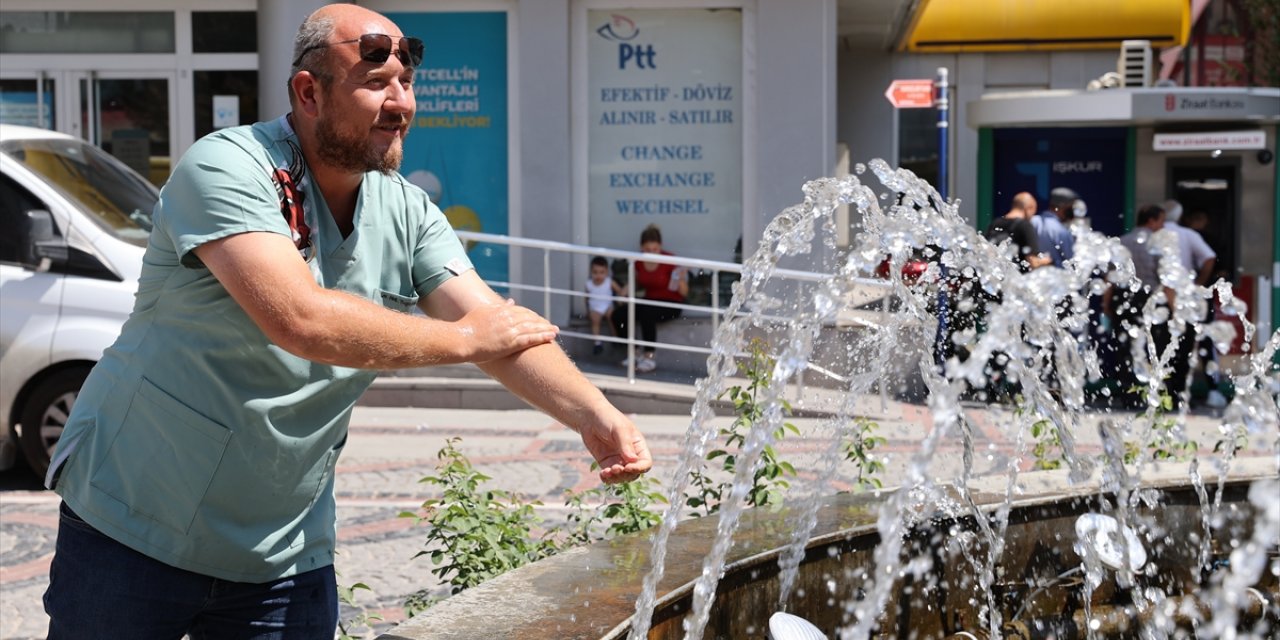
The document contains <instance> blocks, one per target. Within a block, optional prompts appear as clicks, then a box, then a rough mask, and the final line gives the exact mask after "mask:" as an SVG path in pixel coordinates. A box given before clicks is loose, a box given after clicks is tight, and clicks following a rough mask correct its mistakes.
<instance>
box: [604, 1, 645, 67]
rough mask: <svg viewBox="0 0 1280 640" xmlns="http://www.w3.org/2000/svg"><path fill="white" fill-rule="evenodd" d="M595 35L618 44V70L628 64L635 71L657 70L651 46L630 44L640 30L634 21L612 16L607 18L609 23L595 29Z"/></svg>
mask: <svg viewBox="0 0 1280 640" xmlns="http://www.w3.org/2000/svg"><path fill="white" fill-rule="evenodd" d="M596 33H598V34H600V37H601V38H604V39H605V40H611V41H613V42H617V43H618V68H619V69H626V68H627V65H628V64H634V65H635V68H637V69H657V68H658V66H657V64H655V63H654V61H653V57H654V50H653V45H652V44H640V43H638V42H631V41H632V40H635V38H636V36H638V35H640V28H639V27H637V26H636V23H635V21H633V20H632V19H631V18H628V17H626V16H623V15H619V14H616V13H615V14H613V15H612V16H610V17H609V21H608V22H606V23H604V24H602V25H600V26H599V27H598V28H597V29H596Z"/></svg>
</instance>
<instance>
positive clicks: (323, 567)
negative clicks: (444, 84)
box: [45, 4, 652, 640]
mask: <svg viewBox="0 0 1280 640" xmlns="http://www.w3.org/2000/svg"><path fill="white" fill-rule="evenodd" d="M422 55H423V43H422V42H421V41H420V40H418V39H417V38H413V37H406V36H405V35H404V34H403V33H401V31H400V29H399V28H398V27H397V26H396V25H395V24H394V23H392V22H391V21H390V20H388V19H387V18H385V17H383V16H381V15H379V14H377V13H374V12H372V11H370V10H368V9H364V8H361V7H358V6H355V5H351V4H334V5H329V6H326V7H324V8H321V9H320V10H318V11H316V12H315V13H314V14H312V15H311V16H309V17H308V18H307V19H306V21H305V22H304V23H303V24H302V26H301V28H300V29H299V30H298V34H297V37H296V38H295V41H294V60H293V69H292V73H291V76H290V80H289V95H290V105H291V112H290V113H289V114H287V115H284V116H281V117H280V118H278V119H276V120H273V121H269V122H260V123H257V124H255V125H252V126H246V127H238V128H232V129H224V130H221V131H219V132H217V133H214V134H212V135H210V136H208V137H206V138H203V139H202V140H200V141H198V142H197V143H196V144H195V145H193V146H192V147H191V149H190V150H188V151H187V152H186V154H184V156H183V157H182V159H181V161H180V162H179V163H178V165H177V166H176V167H175V168H174V171H173V175H172V176H171V177H170V179H169V181H168V183H167V184H166V185H165V187H164V189H163V190H162V192H161V198H160V203H159V205H158V206H157V208H156V211H155V216H154V217H155V230H154V231H153V232H152V236H151V240H150V243H149V246H148V249H147V254H146V258H145V260H144V262H145V264H144V267H143V272H142V277H141V280H140V286H139V291H138V295H137V302H136V306H135V308H134V311H133V313H132V315H131V316H130V318H129V320H128V321H127V322H126V323H125V325H124V329H123V331H122V333H121V335H120V337H119V339H118V340H117V342H116V343H115V345H113V346H112V347H111V348H110V349H108V350H107V352H106V354H104V356H103V358H102V360H101V361H100V362H99V363H98V365H97V366H96V367H95V368H94V370H93V372H92V373H91V374H90V376H89V378H88V380H87V381H86V382H85V384H84V387H83V389H82V391H81V392H80V396H79V399H78V400H77V401H76V403H75V407H74V409H73V411H72V413H71V416H70V418H69V420H68V422H67V426H66V429H65V431H64V433H63V436H62V439H61V440H60V442H59V444H58V449H57V451H56V452H55V454H54V459H53V463H52V464H51V465H50V470H49V475H48V476H47V477H46V483H47V484H48V485H49V487H50V488H52V489H54V490H55V491H57V492H58V494H60V495H61V496H62V500H63V504H62V507H61V519H60V523H59V528H58V540H57V546H56V553H55V556H54V559H53V562H52V566H51V568H50V581H49V590H48V592H47V593H46V595H45V609H46V611H47V612H48V613H49V617H50V623H49V638H52V639H54V640H59V639H63V638H95V639H96V638H129V639H136V638H175V639H176V638H181V637H183V635H184V634H185V635H189V636H190V637H191V638H192V639H193V640H201V639H204V638H247V637H255V638H281V639H294V638H297V639H302V638H306V639H317V638H332V637H333V635H334V630H335V628H336V625H337V615H338V600H337V586H336V581H335V578H334V571H333V555H334V546H335V532H336V524H335V505H334V497H333V482H334V467H335V465H336V464H337V460H338V456H339V454H340V453H341V451H342V449H343V446H344V445H345V444H346V440H347V425H348V422H349V420H350V417H351V410H352V407H353V406H354V405H355V403H356V400H357V399H358V398H359V397H360V395H361V394H362V393H363V392H364V391H365V389H367V388H368V386H369V384H370V383H371V382H372V381H373V380H374V378H375V377H376V376H377V373H378V372H379V371H380V370H384V369H395V368H402V367H422V366H430V365H440V364H449V363H461V362H472V363H475V364H477V365H478V366H479V367H480V368H481V369H483V370H484V371H485V372H486V373H488V374H489V375H491V376H493V377H494V378H496V379H497V380H499V381H500V382H502V383H503V384H504V385H506V386H507V388H509V389H510V390H511V391H513V392H514V393H515V394H517V395H519V396H520V397H522V398H525V399H526V400H527V401H529V402H530V403H531V404H533V405H534V406H536V407H538V408H539V409H542V410H543V411H545V412H546V413H548V414H549V415H551V416H552V417H554V418H555V419H556V420H558V421H560V422H561V423H563V424H565V425H567V426H568V427H570V428H572V429H574V430H575V431H577V432H578V434H579V435H580V436H581V438H582V441H583V443H584V444H585V446H586V448H587V450H588V451H589V452H590V454H591V456H592V457H593V458H594V459H595V461H596V462H598V463H599V466H600V477H601V479H602V480H603V481H604V482H610V483H612V482H623V481H628V480H631V479H634V478H636V477H638V476H639V475H640V474H642V473H644V472H645V471H647V470H648V469H649V468H650V466H651V464H652V460H651V458H650V454H649V451H648V449H647V447H646V445H645V441H644V438H643V437H642V436H641V434H640V433H639V431H638V430H637V429H636V427H635V425H634V424H632V422H631V421H630V420H629V419H628V418H627V417H626V416H624V415H623V414H622V413H621V412H619V411H618V410H617V409H616V408H614V407H613V406H612V405H611V404H610V403H609V402H608V401H607V400H605V398H604V396H603V394H601V393H600V391H599V390H597V389H596V388H595V387H594V386H592V385H591V384H590V383H589V382H588V381H587V380H586V379H585V378H584V377H583V376H582V375H581V374H580V373H579V372H578V370H577V369H576V368H575V367H574V366H573V365H572V363H571V362H570V361H569V360H568V358H567V357H566V356H565V355H564V353H563V352H562V351H561V350H560V348H559V347H557V346H556V344H555V343H554V340H555V338H556V334H557V328H556V327H555V326H553V325H551V324H550V323H548V322H547V321H546V320H544V319H543V318H541V317H540V316H538V315H537V314H536V313H534V312H533V311H531V310H529V309H525V308H523V307H520V306H517V305H515V304H512V303H511V302H510V301H508V300H503V299H502V298H500V297H499V296H497V295H496V294H495V293H494V292H493V291H492V290H491V289H490V288H489V287H488V286H486V285H485V283H484V282H483V281H482V280H481V279H480V278H479V277H478V276H477V275H476V273H475V271H474V270H473V269H472V267H471V263H470V261H469V260H468V259H467V255H466V253H465V251H464V250H463V247H462V244H461V243H460V242H459V241H458V238H457V236H456V235H455V234H454V233H453V230H452V229H451V228H450V227H449V224H448V223H447V222H446V220H445V218H444V216H443V214H442V213H441V212H440V210H439V209H438V208H437V207H436V205H435V204H434V203H432V202H431V201H430V200H429V199H428V197H427V195H426V194H425V193H423V192H422V190H420V189H418V188H417V187H415V186H413V185H412V184H410V183H408V182H407V181H406V180H405V179H404V178H403V177H401V176H400V175H399V174H398V173H397V169H398V168H399V165H400V160H401V157H402V155H403V152H404V146H403V145H404V137H405V135H406V134H407V133H408V125H409V122H410V120H411V118H412V117H413V114H414V109H415V103H414V94H413V79H414V69H415V67H418V66H419V65H420V64H421V63H422ZM415 309H417V310H420V311H421V312H422V314H413V313H411V312H412V311H414V310H415ZM423 314H425V315H423ZM422 453H423V454H424V456H423V457H427V455H428V454H430V453H433V452H428V451H424V452H422Z"/></svg>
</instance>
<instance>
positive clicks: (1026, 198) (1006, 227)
mask: <svg viewBox="0 0 1280 640" xmlns="http://www.w3.org/2000/svg"><path fill="white" fill-rule="evenodd" d="M1035 214H1036V198H1035V196H1033V195H1031V194H1030V193H1027V192H1026V191H1023V192H1021V193H1019V194H1017V195H1015V196H1013V201H1012V202H1010V204H1009V211H1008V213H1005V214H1004V215H1003V216H1000V217H999V218H996V219H995V220H992V221H991V224H990V225H988V226H987V230H986V232H985V233H983V235H984V236H985V237H986V239H987V240H989V241H991V242H993V243H995V244H997V245H999V244H1001V243H1003V242H1004V241H1006V240H1008V241H1009V242H1012V243H1013V248H1014V255H1013V261H1014V262H1015V263H1017V265H1018V270H1019V271H1021V272H1023V273H1027V272H1028V271H1031V270H1032V269H1035V268H1037V267H1042V266H1044V265H1047V264H1049V263H1050V260H1049V258H1048V257H1047V256H1045V255H1044V254H1043V253H1041V252H1040V240H1039V238H1038V237H1037V236H1036V228H1035V227H1034V226H1032V224H1031V218H1032V216H1034V215H1035Z"/></svg>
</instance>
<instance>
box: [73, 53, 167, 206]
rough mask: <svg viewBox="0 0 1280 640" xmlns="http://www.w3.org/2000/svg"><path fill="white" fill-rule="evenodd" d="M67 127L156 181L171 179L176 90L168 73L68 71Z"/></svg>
mask: <svg viewBox="0 0 1280 640" xmlns="http://www.w3.org/2000/svg"><path fill="white" fill-rule="evenodd" d="M65 74H66V75H65V80H64V84H63V86H64V91H65V93H67V94H70V95H67V96H66V97H65V99H64V100H63V102H62V103H61V105H62V108H63V112H62V114H63V117H64V118H65V122H66V128H65V129H64V130H66V131H69V132H70V133H72V134H73V135H77V136H79V137H82V138H84V139H85V140H88V141H89V142H92V143H94V144H96V145H98V146H99V147H102V148H103V150H105V151H106V152H107V153H110V154H111V155H113V156H115V157H116V158H117V159H119V160H120V161H122V162H124V163H125V164H126V165H128V166H129V167H130V168H132V169H133V170H135V171H137V172H138V173H139V174H141V175H142V176H143V177H145V178H147V179H148V180H150V181H151V182H152V183H154V184H156V185H157V186H158V185H161V184H163V183H164V181H165V180H166V179H168V177H169V171H170V164H171V162H172V159H173V142H174V139H175V138H177V126H176V118H175V113H176V111H177V90H176V87H175V85H176V82H175V78H174V73H173V72H168V71H152V72H147V71H96V72H95V71H87V72H82V71H69V72H65Z"/></svg>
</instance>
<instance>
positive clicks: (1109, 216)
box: [990, 127, 1128, 236]
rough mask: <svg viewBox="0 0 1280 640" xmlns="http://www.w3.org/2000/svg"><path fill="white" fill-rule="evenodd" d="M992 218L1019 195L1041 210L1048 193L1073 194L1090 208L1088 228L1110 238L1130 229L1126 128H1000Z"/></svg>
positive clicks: (997, 138) (995, 135)
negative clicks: (1057, 190) (1032, 199)
mask: <svg viewBox="0 0 1280 640" xmlns="http://www.w3.org/2000/svg"><path fill="white" fill-rule="evenodd" d="M993 137H994V146H995V154H994V159H993V160H994V162H993V164H994V169H995V171H994V174H995V175H994V178H995V180H994V182H995V184H994V186H995V194H994V198H993V199H992V201H991V202H992V207H993V208H994V210H993V211H991V212H990V213H991V216H992V218H996V217H999V216H1002V215H1004V213H1005V212H1006V211H1008V210H1009V208H1008V207H1009V202H1010V200H1011V199H1012V198H1013V196H1014V194H1016V193H1018V192H1019V191H1029V192H1031V193H1032V194H1033V195H1035V197H1036V202H1037V203H1038V204H1039V208H1040V210H1041V211H1043V210H1045V209H1047V208H1048V206H1049V191H1050V190H1052V189H1054V188H1056V187H1068V188H1070V189H1073V190H1074V191H1075V192H1076V193H1078V194H1080V197H1081V198H1082V199H1083V200H1084V201H1085V203H1086V204H1087V205H1088V208H1089V213H1088V216H1089V224H1090V225H1091V226H1092V227H1093V229H1094V230H1095V231H1099V232H1101V233H1104V234H1106V235H1109V236H1118V235H1121V234H1123V233H1124V232H1125V231H1126V229H1125V206H1126V202H1125V176H1126V175H1127V171H1126V168H1125V155H1126V154H1125V149H1126V143H1127V138H1128V130H1127V129H1125V128H1124V127H1093V128H1078V129H1070V128H1052V129H1049V128H1045V129H996V130H995V132H994V136H993Z"/></svg>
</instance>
